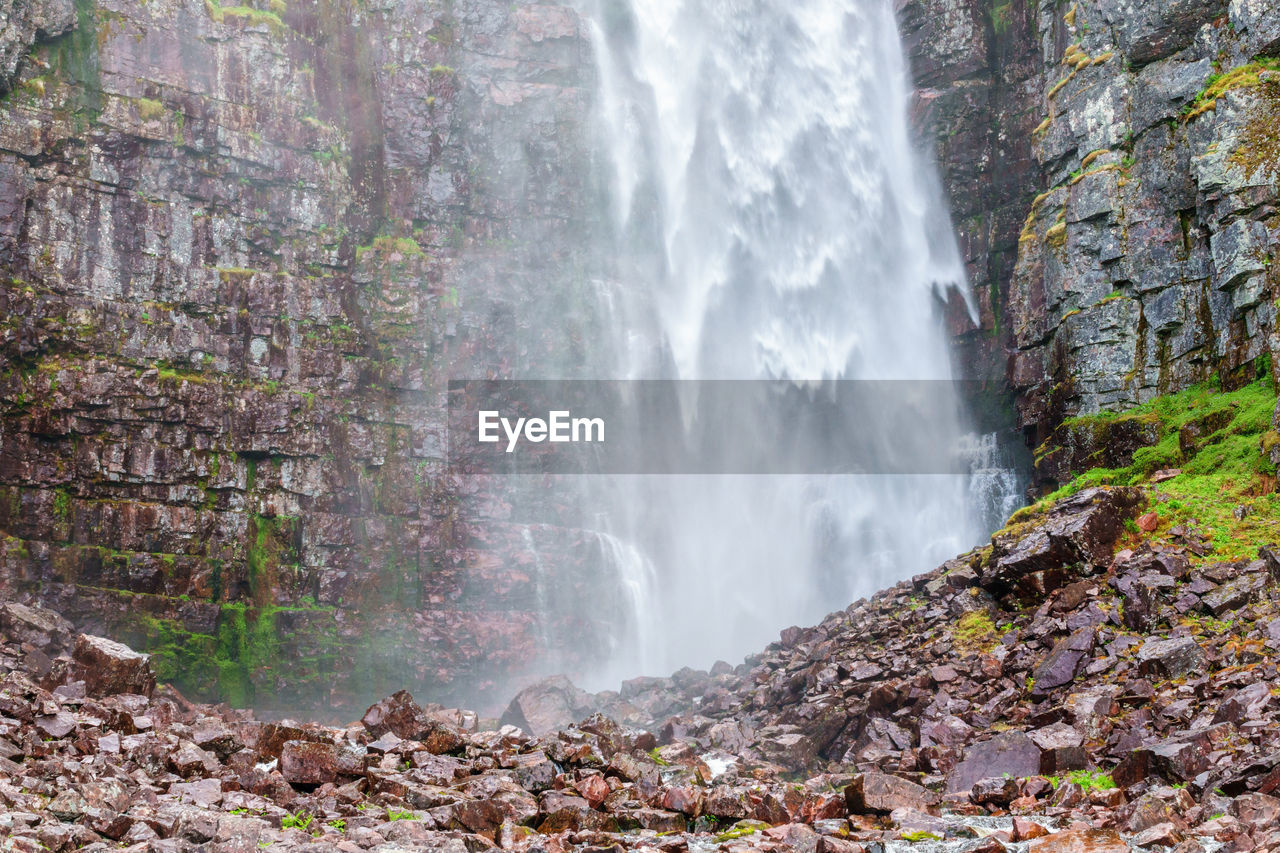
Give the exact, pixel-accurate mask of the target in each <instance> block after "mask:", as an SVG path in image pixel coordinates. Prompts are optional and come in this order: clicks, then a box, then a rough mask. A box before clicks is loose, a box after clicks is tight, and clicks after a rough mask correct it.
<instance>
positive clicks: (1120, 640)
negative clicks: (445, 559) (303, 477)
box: [0, 487, 1280, 853]
mask: <svg viewBox="0 0 1280 853" xmlns="http://www.w3.org/2000/svg"><path fill="white" fill-rule="evenodd" d="M1148 501H1149V494H1148V492H1147V490H1146V489H1144V488H1121V487H1116V488H1107V487H1096V488H1090V489H1085V490H1082V491H1080V492H1078V493H1076V494H1075V495H1072V496H1071V497H1069V498H1066V499H1063V500H1061V501H1059V502H1056V503H1054V504H1053V505H1052V506H1049V507H1044V508H1041V509H1040V510H1039V512H1038V514H1036V515H1035V516H1034V517H1031V518H1028V519H1025V520H1023V521H1020V522H1018V523H1017V525H1015V526H1014V527H1011V528H1010V529H1008V530H1006V531H1003V532H1002V533H1000V534H998V535H997V536H996V537H995V538H994V540H993V542H992V544H991V545H990V546H987V547H985V548H983V549H981V550H979V551H975V552H973V553H972V554H969V555H966V556H964V557H961V558H958V559H956V560H953V561H950V562H948V563H947V564H945V565H943V566H941V567H939V569H937V570H936V571H934V572H931V573H928V574H926V575H922V576H920V577H918V578H915V579H914V580H912V581H910V582H904V583H902V584H899V585H898V586H896V587H894V588H892V589H889V590H886V591H884V592H883V593H880V594H878V595H876V596H874V597H873V598H871V599H869V600H865V601H859V602H856V603H854V604H853V605H851V606H850V607H849V608H847V609H846V610H844V611H841V612H839V613H835V614H832V615H831V616H830V617H828V618H827V619H826V620H824V622H823V623H822V624H821V625H818V626H815V627H813V628H809V629H801V628H791V629H787V630H786V631H785V632H783V636H782V639H781V641H780V642H779V643H776V644H774V645H773V646H771V647H770V648H769V649H767V650H765V652H764V653H762V654H761V655H758V656H756V657H755V658H753V659H750V660H748V661H747V662H746V663H745V664H744V665H742V666H740V667H738V668H736V669H733V668H730V667H728V666H727V665H718V666H717V667H716V668H715V669H714V670H713V671H712V672H710V673H699V672H693V671H689V670H685V671H682V672H679V673H676V674H675V675H674V676H673V677H672V678H670V679H638V680H636V681H633V682H630V683H628V684H627V685H626V686H625V687H624V690H623V691H622V692H621V693H620V694H618V693H612V694H599V695H596V696H589V695H587V694H585V693H581V692H580V691H575V690H574V689H573V688H572V686H571V685H569V684H568V683H567V682H564V681H563V680H552V681H550V682H547V683H544V684H540V685H537V686H534V687H531V688H529V689H527V690H525V691H524V692H522V693H521V694H520V695H519V696H518V697H517V698H516V699H515V700H514V701H513V702H512V705H511V708H510V709H509V710H508V714H507V720H508V724H507V725H505V726H503V727H501V728H498V729H496V730H492V729H491V730H480V727H479V726H478V725H477V720H476V717H475V715H474V714H471V713H470V712H465V711H456V710H446V709H443V708H440V707H439V706H427V707H423V706H419V705H418V704H416V703H415V702H414V701H413V699H412V697H410V696H409V695H408V694H407V693H404V692H401V693H397V694H395V695H393V696H391V697H389V698H387V699H385V700H383V701H381V702H378V703H376V704H375V705H374V706H372V707H370V708H369V709H368V710H367V711H366V713H365V714H364V715H363V717H362V719H361V721H360V722H358V723H354V724H351V725H348V726H345V727H337V728H335V727H326V726H321V725H316V724H302V723H295V722H292V721H288V720H282V721H276V722H262V721H258V720H255V719H253V718H252V716H251V714H250V713H249V712H246V711H234V710H230V709H228V708H227V707H226V706H208V705H197V704H193V703H190V702H189V701H187V700H186V699H184V698H183V697H181V696H180V695H179V694H178V693H177V692H176V691H174V690H173V689H172V688H169V687H161V688H156V687H155V675H154V672H153V670H152V668H151V666H150V661H149V659H148V658H147V656H145V655H140V654H137V653H135V652H133V651H131V650H129V649H128V648H127V647H124V646H122V645H120V644H118V643H114V642H112V641H110V640H106V639H103V638H98V637H93V636H88V635H83V634H79V635H77V634H76V633H75V631H74V629H73V628H72V627H71V626H70V624H69V623H68V622H66V620H64V619H62V618H61V617H60V616H58V615H57V614H56V613H53V612H51V611H47V610H38V609H32V608H28V607H25V606H23V605H20V604H16V603H7V604H5V605H3V606H0V638H2V640H3V645H2V646H0V670H3V675H0V803H2V804H3V807H4V815H3V817H0V836H3V838H4V840H3V845H4V849H8V850H22V851H27V850H30V851H35V850H58V851H61V850H72V849H80V850H107V849H120V848H124V849H133V850H139V851H141V850H175V851H177V850H215V851H223V850H226V851H241V850H245V851H248V850H254V849H259V848H260V847H269V848H270V849H296V850H309V851H320V850H335V849H338V850H360V849H376V850H386V851H394V850H433V849H448V850H453V851H459V853H462V851H470V853H475V851H482V850H487V849H495V848H501V849H504V850H515V851H526V850H549V851H555V850H592V851H604V850H613V851H620V850H629V849H645V850H665V851H681V853H683V851H687V850H691V849H693V850H709V849H712V848H716V849H721V850H724V851H726V853H728V851H734V850H777V851H793V850H794V851H802V853H828V851H830V853H878V851H882V850H884V849H886V846H888V847H891V848H893V849H902V848H903V847H905V846H908V845H915V844H920V843H925V844H927V845H935V846H929V847H928V848H927V849H929V850H937V849H940V848H938V847H937V846H936V843H938V842H941V843H943V844H944V845H946V849H948V850H954V851H957V853H959V851H964V853H1001V851H1002V850H1004V849H1006V847H1010V846H1012V847H1015V848H1017V849H1019V850H1025V849H1027V847H1028V846H1029V851H1030V853H1066V851H1071V853H1122V851H1129V850H1132V849H1143V850H1154V849H1167V848H1172V849H1176V850H1177V851H1178V853H1201V851H1220V850H1227V851H1247V850H1259V851H1273V850H1280V796H1277V794H1280V691H1277V690H1276V686H1275V685H1276V684H1277V683H1280V673H1277V669H1276V663H1275V657H1274V653H1275V650H1276V649H1277V648H1278V647H1280V595H1278V594H1277V592H1278V591H1280V587H1278V586H1277V585H1278V584H1280V553H1277V551H1276V550H1275V549H1274V548H1269V547H1264V548H1262V549H1260V550H1259V553H1258V556H1257V558H1256V559H1251V560H1241V561H1232V562H1219V561H1215V560H1213V558H1212V556H1211V549H1210V547H1209V546H1208V545H1207V544H1206V543H1205V542H1203V541H1201V540H1200V539H1199V538H1198V537H1196V536H1195V535H1194V533H1192V532H1191V531H1188V530H1187V529H1185V528H1178V529H1177V530H1174V531H1171V532H1170V533H1169V534H1168V536H1156V537H1151V536H1150V535H1148V534H1145V533H1144V532H1143V531H1142V526H1143V525H1146V524H1147V522H1146V521H1145V520H1144V519H1147V517H1148V515H1149V514H1150V513H1149V511H1148ZM1135 518H1136V519H1137V520H1135ZM1135 529H1136V532H1135ZM1120 546H1123V547H1120ZM1117 548H1119V550H1117ZM601 711H603V712H606V713H607V714H609V715H611V716H606V715H605V714H603V713H600V712H601ZM579 716H582V717H585V719H582V720H581V722H577V723H575V722H574V720H575V719H577V718H578V717H579ZM615 720H616V721H615ZM511 722H517V723H519V726H516V725H511V724H510V723H511ZM922 849H923V848H922Z"/></svg>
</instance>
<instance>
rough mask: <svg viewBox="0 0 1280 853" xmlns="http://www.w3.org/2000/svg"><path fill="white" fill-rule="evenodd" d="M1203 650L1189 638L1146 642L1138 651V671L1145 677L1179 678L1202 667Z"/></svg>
mask: <svg viewBox="0 0 1280 853" xmlns="http://www.w3.org/2000/svg"><path fill="white" fill-rule="evenodd" d="M1204 662H1205V656H1204V650H1203V649H1201V648H1200V644H1199V643H1197V642H1196V641H1195V640H1194V639H1192V638H1191V637H1175V638H1174V639H1171V640H1157V639H1151V640H1147V641H1146V642H1145V643H1143V644H1142V648H1141V649H1139V650H1138V670H1139V671H1140V672H1141V673H1142V674H1143V675H1147V676H1157V677H1160V678H1181V677H1182V676H1184V675H1187V674H1188V673H1191V672H1196V671H1197V670H1199V669H1200V668H1201V667H1203V666H1204Z"/></svg>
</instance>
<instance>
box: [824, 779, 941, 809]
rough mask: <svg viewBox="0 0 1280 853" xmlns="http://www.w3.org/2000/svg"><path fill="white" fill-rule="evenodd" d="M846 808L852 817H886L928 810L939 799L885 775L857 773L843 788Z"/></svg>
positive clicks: (930, 793) (919, 787)
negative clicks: (891, 814)
mask: <svg viewBox="0 0 1280 853" xmlns="http://www.w3.org/2000/svg"><path fill="white" fill-rule="evenodd" d="M844 799H845V805H847V806H848V808H849V811H850V812H851V813H853V814H888V813H890V812H892V811H893V810H894V809H915V810H916V811H928V810H930V809H931V808H933V807H934V806H936V805H937V804H938V796H937V794H934V793H933V792H932V791H930V790H928V789H927V788H923V787H921V786H919V785H917V784H916V783H914V782H911V781H908V780H906V779H903V778H901V777H898V776H891V775H889V774H887V773H876V772H870V773H859V774H858V775H857V776H854V777H853V779H852V780H851V781H850V782H849V784H848V785H846V786H845V789H844Z"/></svg>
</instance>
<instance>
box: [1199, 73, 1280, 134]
mask: <svg viewBox="0 0 1280 853" xmlns="http://www.w3.org/2000/svg"><path fill="white" fill-rule="evenodd" d="M1264 71H1280V59H1271V58H1259V59H1256V60H1254V61H1253V62H1250V63H1248V64H1247V65H1241V66H1239V67H1237V68H1233V69H1231V70H1230V71H1227V72H1225V73H1222V74H1214V75H1213V76H1211V77H1210V78H1209V82H1208V83H1207V84H1206V85H1205V87H1204V90H1203V91H1202V92H1201V93H1200V94H1199V95H1197V96H1196V97H1195V99H1194V100H1193V101H1192V102H1191V103H1189V104H1188V105H1187V106H1186V108H1185V109H1184V110H1183V118H1184V120H1185V121H1191V120H1193V119H1195V118H1196V117H1197V116H1201V115H1203V114H1204V113H1207V112H1209V111H1210V110H1215V109H1217V106H1218V99H1219V98H1221V97H1222V96H1223V95H1225V94H1226V93H1227V92H1230V91H1232V90H1233V89H1250V88H1253V87H1254V86H1257V85H1259V84H1260V83H1261V82H1262V72H1264Z"/></svg>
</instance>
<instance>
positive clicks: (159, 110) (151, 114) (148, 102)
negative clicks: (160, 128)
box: [137, 98, 164, 121]
mask: <svg viewBox="0 0 1280 853" xmlns="http://www.w3.org/2000/svg"><path fill="white" fill-rule="evenodd" d="M137 106H138V118H140V119H142V120H143V121H152V120H154V119H158V118H161V117H163V116H164V104H162V103H160V102H159V101H157V100H155V99H153V98H138V100H137Z"/></svg>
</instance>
